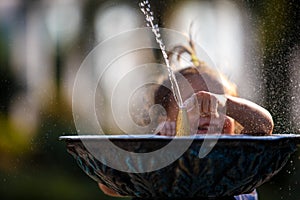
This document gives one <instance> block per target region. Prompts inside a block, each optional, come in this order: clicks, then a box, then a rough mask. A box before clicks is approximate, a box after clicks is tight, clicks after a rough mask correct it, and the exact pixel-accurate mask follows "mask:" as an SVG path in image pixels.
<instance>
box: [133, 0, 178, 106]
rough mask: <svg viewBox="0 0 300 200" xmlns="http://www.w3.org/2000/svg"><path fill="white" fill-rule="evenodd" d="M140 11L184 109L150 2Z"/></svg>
mask: <svg viewBox="0 0 300 200" xmlns="http://www.w3.org/2000/svg"><path fill="white" fill-rule="evenodd" d="M139 5H140V9H141V11H142V12H143V13H144V15H145V18H146V21H147V26H148V27H150V28H151V30H152V32H153V33H154V35H155V39H156V42H157V43H158V45H159V47H160V50H161V52H162V55H163V57H164V60H165V63H166V66H167V68H168V72H169V79H170V82H171V89H172V91H173V95H174V98H175V101H176V102H177V104H178V106H179V107H183V101H182V97H181V94H180V90H179V86H178V82H177V80H176V77H175V75H174V72H173V70H172V69H171V66H170V62H169V59H168V55H167V53H166V47H165V45H164V43H163V41H162V38H161V34H160V31H159V28H158V24H155V23H154V17H153V12H152V11H151V7H150V3H149V1H148V0H145V1H142V2H141V3H140V4H139Z"/></svg>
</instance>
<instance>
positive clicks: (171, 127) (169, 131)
mask: <svg viewBox="0 0 300 200" xmlns="http://www.w3.org/2000/svg"><path fill="white" fill-rule="evenodd" d="M175 134H176V123H175V122H165V123H164V127H162V128H161V130H160V135H165V136H175Z"/></svg>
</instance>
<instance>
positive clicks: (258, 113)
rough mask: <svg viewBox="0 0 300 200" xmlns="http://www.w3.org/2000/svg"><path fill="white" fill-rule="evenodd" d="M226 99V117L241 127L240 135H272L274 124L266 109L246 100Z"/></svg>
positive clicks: (228, 97)
mask: <svg viewBox="0 0 300 200" xmlns="http://www.w3.org/2000/svg"><path fill="white" fill-rule="evenodd" d="M226 97H227V101H226V115H228V116H229V117H232V118H233V119H235V120H236V121H237V122H238V123H240V124H241V125H242V126H243V130H242V134H250V135H271V134H272V131H273V127H274V123H273V119H272V116H271V115H270V113H269V112H268V111H267V110H266V109H264V108H262V107H261V106H259V105H257V104H255V103H253V102H251V101H248V100H246V99H242V98H238V97H232V96H226Z"/></svg>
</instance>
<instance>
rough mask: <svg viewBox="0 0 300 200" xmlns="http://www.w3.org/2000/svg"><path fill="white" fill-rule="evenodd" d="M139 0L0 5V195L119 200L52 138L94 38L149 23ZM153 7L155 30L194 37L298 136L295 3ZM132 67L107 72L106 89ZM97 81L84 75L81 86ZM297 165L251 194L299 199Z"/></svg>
mask: <svg viewBox="0 0 300 200" xmlns="http://www.w3.org/2000/svg"><path fill="white" fill-rule="evenodd" d="M138 2H139V1H138V0H134V1H132V0H122V1H121V0H120V1H118V0H114V1H108V0H107V1H106V0H43V1H42V0H41V1H34V0H30V1H22V0H1V1H0V77H1V78H0V199H21V198H22V199H74V200H75V199H117V198H111V197H107V196H105V195H103V194H102V192H101V191H100V190H99V189H98V187H97V184H96V183H95V182H94V181H93V180H92V179H90V178H89V177H88V176H87V175H85V174H84V172H83V171H81V170H80V169H79V167H78V166H77V165H76V162H75V160H73V158H72V157H71V156H70V155H68V154H67V152H66V149H65V146H64V143H63V142H62V141H59V140H58V137H59V136H61V135H70V134H76V128H75V125H74V122H73V116H72V90H73V84H74V79H75V76H76V73H77V70H78V69H79V67H80V65H81V63H82V62H83V60H84V58H85V57H86V56H87V55H88V53H89V52H90V51H91V50H92V49H93V47H95V46H96V45H97V44H99V43H100V42H102V41H105V40H106V39H108V38H111V37H112V36H115V35H117V34H119V33H122V32H124V31H128V30H132V29H134V28H141V27H145V26H146V22H145V20H144V16H143V15H142V12H141V11H140V10H139V6H138ZM150 3H151V6H152V9H153V11H154V16H155V18H156V22H157V23H158V24H159V26H160V27H163V28H169V29H173V30H177V31H179V32H182V33H183V34H191V35H192V38H193V40H194V41H195V42H196V43H197V44H199V45H201V47H202V48H203V49H204V50H205V51H206V53H207V54H208V55H209V57H210V58H211V60H213V62H214V64H215V65H216V66H217V67H218V68H219V69H220V70H221V71H222V72H223V73H225V74H226V75H227V76H228V77H229V79H230V80H232V81H233V82H235V83H236V85H237V86H238V89H239V94H240V96H242V97H244V98H247V99H250V100H252V101H254V102H256V103H258V104H260V105H262V106H264V107H266V108H267V109H268V110H269V111H270V112H271V114H272V115H273V118H274V122H275V129H274V132H275V133H300V36H299V33H300V28H299V27H300V25H299V24H300V23H299V19H300V16H299V13H300V3H299V1H297V0H262V1H254V0H240V1H239V0H222V1H206V0H186V1H179V0H165V1H154V0H153V1H150ZM138 39H139V38H132V39H131V40H132V41H124V45H130V44H131V43H132V42H133V41H134V40H138ZM153 41H155V40H153ZM139 59H140V60H143V57H142V56H141V57H140V58H139ZM148 59H149V58H148ZM200 59H201V58H200ZM153 60H155V59H154V58H153ZM136 62H138V61H137V58H131V59H128V60H126V64H125V63H124V66H123V65H120V66H119V67H120V70H115V71H113V72H112V73H111V74H110V76H109V75H108V77H106V78H107V81H106V84H107V85H108V86H107V87H108V88H109V83H110V81H114V80H113V78H114V77H115V76H118V74H119V75H120V76H121V75H122V74H123V73H126V71H125V72H124V69H126V70H130V66H131V65H134V63H136ZM94 70H97V69H94ZM144 75H145V74H144ZM95 78H97V77H93V73H92V72H91V74H87V75H86V82H87V84H88V82H89V81H90V80H92V79H95ZM82 95H83V96H84V95H85V90H84V85H83V88H82ZM299 169H300V153H299V151H298V152H297V153H296V154H295V155H294V156H293V157H292V158H291V159H290V160H289V161H288V163H287V165H286V166H285V168H284V169H283V170H282V171H281V172H280V173H279V174H278V175H277V176H275V177H274V178H273V179H272V180H271V181H269V182H268V183H266V184H264V185H263V186H261V187H260V188H258V192H259V197H260V199H262V200H281V199H289V200H295V199H298V198H299V196H300V190H299V187H300V186H299V185H300V171H299Z"/></svg>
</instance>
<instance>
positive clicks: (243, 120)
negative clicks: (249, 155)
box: [99, 41, 273, 200]
mask: <svg viewBox="0 0 300 200" xmlns="http://www.w3.org/2000/svg"><path fill="white" fill-rule="evenodd" d="M190 46H191V48H187V47H183V46H177V47H175V48H174V49H173V51H172V54H170V55H169V58H170V57H172V56H173V55H175V54H174V52H175V53H178V58H180V55H181V54H182V53H185V52H186V53H188V54H190V55H191V58H192V62H193V65H194V66H191V67H188V68H185V69H182V70H179V71H177V72H175V75H179V74H180V75H182V76H181V77H184V78H185V79H186V80H187V81H188V83H189V85H190V86H191V87H190V88H192V90H190V89H189V90H185V89H184V88H183V89H182V90H181V91H182V93H181V94H182V98H183V101H184V102H185V106H186V107H187V110H188V118H189V122H190V127H196V129H195V128H192V130H191V134H194V133H196V134H207V133H220V132H221V133H223V134H249V135H271V134H272V130H273V120H272V117H271V115H270V113H269V112H268V111H267V110H266V109H264V108H262V107H260V106H259V105H257V104H255V103H253V102H251V101H248V100H245V99H242V98H239V97H237V91H236V87H235V85H234V84H232V83H230V82H229V81H228V80H227V79H226V78H225V77H224V76H223V75H220V74H218V73H217V72H216V71H214V70H212V69H210V68H209V67H208V66H206V64H205V63H203V62H200V61H199V60H198V59H197V57H196V56H195V55H196V54H195V51H194V45H193V43H192V42H191V41H190ZM162 85H165V86H169V87H168V88H170V81H169V80H168V79H167V80H165V81H164V83H163V84H162ZM165 86H160V87H159V88H158V90H157V91H156V93H155V104H160V105H162V106H163V107H164V108H165V110H166V113H167V120H166V122H164V126H163V127H162V128H161V130H160V131H159V135H169V136H175V135H176V119H177V115H178V112H179V107H178V104H177V102H176V101H175V99H174V97H173V94H172V91H171V90H169V89H167V87H165ZM197 104H198V105H197ZM220 167H221V166H220ZM99 187H100V189H101V190H102V191H103V192H104V193H105V194H107V195H110V196H119V195H118V194H117V193H116V192H114V191H113V190H111V189H110V188H108V187H106V186H105V185H102V184H99ZM234 199H235V200H239V199H244V200H257V193H256V191H255V190H254V191H253V192H252V193H250V194H242V195H239V196H235V197H234Z"/></svg>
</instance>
